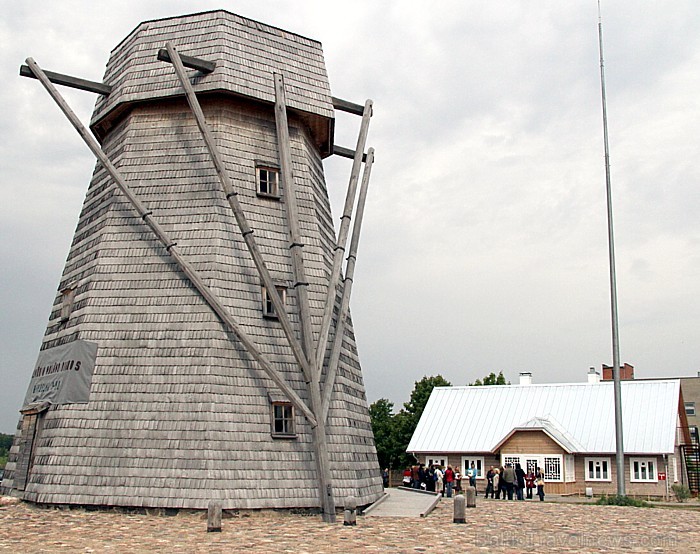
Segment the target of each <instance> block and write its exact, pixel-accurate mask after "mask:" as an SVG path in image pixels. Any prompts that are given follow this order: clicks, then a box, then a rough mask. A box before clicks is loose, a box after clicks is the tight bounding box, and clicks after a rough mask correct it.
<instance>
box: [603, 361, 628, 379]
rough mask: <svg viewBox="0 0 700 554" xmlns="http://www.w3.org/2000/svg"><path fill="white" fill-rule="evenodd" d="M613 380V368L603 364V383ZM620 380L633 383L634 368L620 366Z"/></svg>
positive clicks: (625, 364) (626, 365) (626, 364)
mask: <svg viewBox="0 0 700 554" xmlns="http://www.w3.org/2000/svg"><path fill="white" fill-rule="evenodd" d="M612 380H613V368H612V366H610V365H605V364H603V381H612ZM620 380H621V381H633V380H634V366H633V365H630V364H628V363H627V362H625V363H624V365H622V366H620Z"/></svg>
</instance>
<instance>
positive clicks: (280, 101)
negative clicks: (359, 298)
mask: <svg viewBox="0 0 700 554" xmlns="http://www.w3.org/2000/svg"><path fill="white" fill-rule="evenodd" d="M273 78H274V81H275V126H276V130H277V150H278V152H279V163H280V176H281V177H282V198H283V202H284V208H285V212H286V214H287V224H288V225H289V239H290V241H289V250H290V253H291V257H292V269H293V271H294V282H295V284H294V288H295V290H296V293H297V300H298V305H299V319H300V321H301V333H302V346H303V347H304V352H305V353H306V357H307V359H309V360H313V359H314V358H315V356H314V346H313V332H312V330H311V313H310V310H309V293H308V286H309V283H308V281H307V279H306V270H305V268H304V254H303V248H304V243H303V242H302V237H301V233H300V231H299V208H298V206H297V196H296V186H295V183H294V175H293V173H292V152H291V147H290V139H289V122H288V120H287V99H286V94H285V91H284V77H283V76H282V74H280V73H275V74H274V76H273ZM307 369H310V368H307ZM305 375H306V381H307V382H309V381H310V380H311V373H305Z"/></svg>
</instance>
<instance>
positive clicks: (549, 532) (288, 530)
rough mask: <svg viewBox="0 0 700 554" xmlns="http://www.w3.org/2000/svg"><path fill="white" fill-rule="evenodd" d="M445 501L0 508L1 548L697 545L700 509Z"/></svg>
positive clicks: (674, 548) (617, 548)
mask: <svg viewBox="0 0 700 554" xmlns="http://www.w3.org/2000/svg"><path fill="white" fill-rule="evenodd" d="M452 518H453V504H452V501H451V500H450V499H443V501H442V502H440V503H439V504H438V507H437V508H436V509H435V511H433V512H432V513H431V514H430V515H429V516H428V517H426V518H406V517H401V518H378V517H373V518H363V517H361V516H360V517H358V522H357V526H356V527H345V526H343V521H342V517H340V518H339V521H338V523H336V524H324V523H323V522H321V520H320V517H319V516H301V515H293V514H290V513H287V512H274V511H265V512H250V513H241V514H238V515H236V516H234V517H231V518H226V519H224V521H223V530H222V532H221V533H207V532H206V515H205V514H203V513H194V512H180V513H179V514H178V515H176V516H162V515H148V514H127V513H123V512H116V511H85V510H82V509H73V510H59V509H55V508H53V509H52V508H38V507H36V506H33V505H30V504H23V503H22V504H11V505H6V506H0V552H13V553H22V554H25V553H34V552H119V553H125V552H168V553H169V552H188V553H189V552H275V553H277V552H294V553H306V552H309V553H314V554H320V553H325V552H410V553H413V552H440V553H445V552H467V553H469V552H497V553H499V552H502V553H506V552H507V553H515V552H538V553H542V552H606V553H607V552H682V553H685V552H698V549H699V548H700V512H698V511H691V510H681V509H662V508H653V509H651V508H630V507H619V506H590V505H580V504H561V503H550V502H542V503H541V502H532V501H527V502H507V501H506V502H498V501H483V500H482V499H479V502H478V504H477V507H476V508H473V509H468V510H467V519H468V523H467V524H466V525H458V524H454V523H452Z"/></svg>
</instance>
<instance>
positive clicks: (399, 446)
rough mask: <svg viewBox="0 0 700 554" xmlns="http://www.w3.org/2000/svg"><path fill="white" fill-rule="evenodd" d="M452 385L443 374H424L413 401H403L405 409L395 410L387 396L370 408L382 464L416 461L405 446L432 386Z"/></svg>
mask: <svg viewBox="0 0 700 554" xmlns="http://www.w3.org/2000/svg"><path fill="white" fill-rule="evenodd" d="M449 386H451V383H450V382H449V381H447V380H445V379H444V378H443V377H442V376H441V375H437V376H435V377H423V379H421V380H420V381H416V383H415V386H414V387H413V392H412V393H411V398H410V400H409V401H408V402H406V403H404V405H403V406H404V407H403V409H402V410H401V411H399V412H398V413H397V414H394V413H393V409H394V405H393V403H391V402H389V401H388V400H387V399H386V398H380V399H379V400H377V401H376V402H374V403H373V404H372V405H371V406H370V407H369V415H370V419H371V420H372V431H373V432H374V443H375V445H376V447H377V457H378V458H379V463H380V464H381V466H382V467H389V468H392V469H398V468H403V467H406V466H410V465H412V464H414V463H415V459H414V458H413V456H411V455H410V454H408V453H407V452H406V448H408V443H409V442H410V441H411V437H412V436H413V432H414V431H415V430H416V426H417V425H418V420H420V416H421V415H422V414H423V410H424V409H425V405H426V404H427V403H428V398H430V393H431V392H433V388H435V387H449Z"/></svg>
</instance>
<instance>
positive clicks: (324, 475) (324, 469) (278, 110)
mask: <svg viewBox="0 0 700 554" xmlns="http://www.w3.org/2000/svg"><path fill="white" fill-rule="evenodd" d="M274 80H275V125H276V129H277V147H278V150H279V160H280V169H281V174H282V184H283V195H284V205H285V210H286V213H287V222H288V224H289V239H290V247H289V248H290V250H291V257H292V267H293V269H294V280H295V285H294V287H295V289H296V293H297V300H298V303H299V315H300V319H301V330H302V339H303V345H304V352H305V353H306V356H307V357H308V359H309V360H314V359H315V356H314V340H313V330H312V327H311V310H310V308H309V293H308V286H309V283H308V282H307V281H306V271H305V268H304V255H303V250H302V248H303V246H304V245H303V243H302V242H301V233H300V230H299V208H298V206H297V197H296V186H295V183H294V175H293V174H292V153H291V148H290V140H289V122H288V120H287V100H286V94H285V91H284V77H283V76H282V75H281V74H279V73H275V74H274ZM319 377H320V375H319V373H318V372H317V371H315V370H314V368H313V367H311V368H310V371H309V373H307V374H306V381H307V384H308V389H309V398H310V400H311V410H312V411H313V412H314V414H317V417H316V420H317V421H318V426H317V427H315V428H314V429H313V441H314V450H315V453H316V472H317V475H318V487H319V498H320V500H321V508H322V512H323V520H324V521H327V522H331V523H332V522H334V521H335V500H334V498H333V484H332V479H331V470H330V458H329V456H328V438H327V436H326V422H325V420H324V419H323V418H321V417H318V414H319V413H321V406H322V399H321V390H320V388H319Z"/></svg>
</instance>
